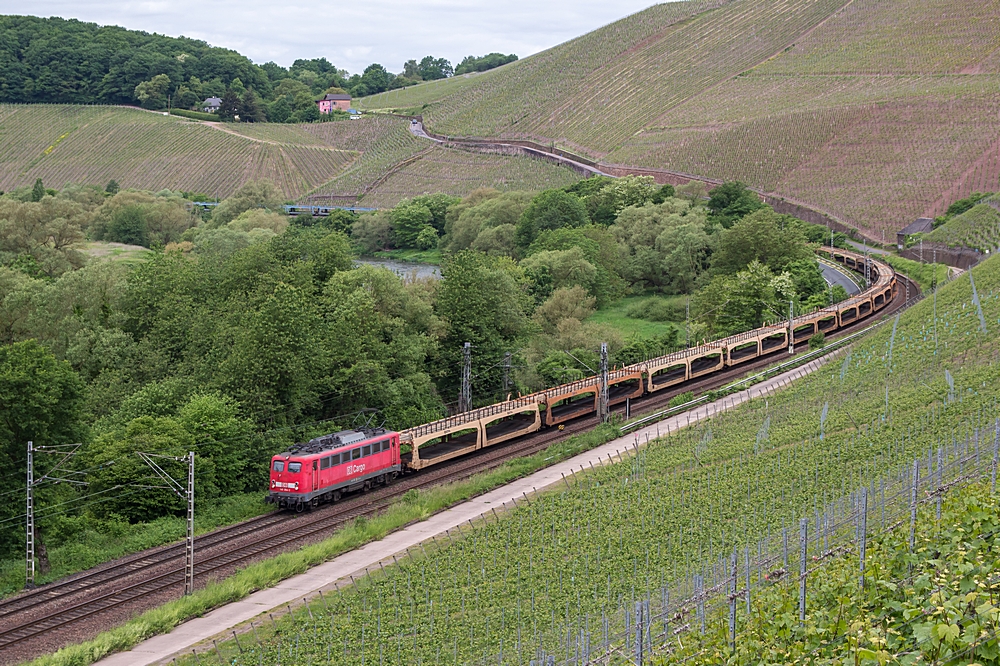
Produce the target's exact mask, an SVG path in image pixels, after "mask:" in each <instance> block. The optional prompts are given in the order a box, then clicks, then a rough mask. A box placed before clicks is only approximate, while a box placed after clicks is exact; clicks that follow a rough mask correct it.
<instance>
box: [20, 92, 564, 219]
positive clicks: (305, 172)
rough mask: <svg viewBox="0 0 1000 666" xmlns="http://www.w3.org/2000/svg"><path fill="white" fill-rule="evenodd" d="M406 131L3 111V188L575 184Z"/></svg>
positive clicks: (373, 200)
mask: <svg viewBox="0 0 1000 666" xmlns="http://www.w3.org/2000/svg"><path fill="white" fill-rule="evenodd" d="M408 127H409V123H408V122H407V121H406V120H404V119H402V118H397V117H393V116H385V115H381V116H378V115H376V116H366V117H364V118H362V119H361V120H354V121H350V122H347V121H345V122H333V123H318V124H311V125H276V124H275V125H272V124H267V123H265V124H258V125H253V124H225V125H217V124H207V123H201V122H191V121H188V120H184V119H179V118H176V117H173V116H163V115H161V114H157V113H150V112H147V111H141V110H139V109H129V108H119V107H100V106H70V105H66V106H55V105H52V106H48V105H47V106H18V105H0V190H10V189H13V188H15V187H21V186H26V185H31V184H32V183H34V182H35V179H36V178H41V179H42V181H43V182H44V183H45V184H46V185H48V186H50V187H62V186H63V185H65V184H66V183H71V182H72V183H91V184H99V185H104V184H105V183H107V182H108V181H109V180H111V179H114V180H116V181H118V183H119V184H120V185H121V186H122V187H135V188H142V189H148V190H160V189H163V188H169V189H172V190H187V191H197V192H205V193H207V194H210V195H217V196H219V197H225V196H227V195H229V194H230V193H232V192H233V191H234V190H236V189H237V188H238V187H239V186H240V185H242V184H243V183H245V182H247V181H249V180H255V179H261V178H266V179H268V180H271V181H273V182H274V183H276V184H277V185H278V186H279V187H280V188H281V190H282V191H283V192H284V193H285V196H287V197H288V198H289V199H300V198H303V197H307V196H309V195H312V194H317V195H320V196H324V197H329V196H333V197H336V198H338V199H339V200H341V201H343V202H346V203H354V202H355V201H358V200H359V199H360V198H364V203H369V204H371V205H375V206H381V205H394V204H395V203H396V202H397V201H398V200H399V199H402V198H405V197H409V196H414V195H417V194H423V193H424V192H428V191H430V192H438V191H441V192H449V193H453V194H457V195H464V194H468V193H469V192H471V191H472V190H474V189H476V188H478V187H484V186H491V187H498V188H501V189H541V188H544V187H550V186H551V187H555V186H561V185H567V184H569V183H572V182H574V181H575V180H577V179H578V178H579V177H578V176H576V175H575V174H573V172H571V171H569V170H568V169H563V168H562V167H557V166H553V165H551V164H548V163H545V162H538V161H535V160H532V159H530V158H527V157H507V156H499V155H471V154H470V153H466V152H463V151H458V150H453V149H448V148H442V147H435V146H433V144H431V143H429V142H427V141H426V140H422V139H418V138H416V137H415V136H413V135H412V134H411V133H410V131H409V128H408ZM421 157H426V158H427V159H420V158H421ZM415 160H418V161H415Z"/></svg>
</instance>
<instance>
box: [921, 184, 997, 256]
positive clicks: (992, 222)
mask: <svg viewBox="0 0 1000 666" xmlns="http://www.w3.org/2000/svg"><path fill="white" fill-rule="evenodd" d="M998 204H1000V197H996V196H993V197H990V198H989V199H987V200H985V201H984V202H981V203H980V204H979V205H977V206H974V207H973V208H971V209H970V210H967V211H966V212H964V213H962V214H961V215H958V216H956V217H954V218H952V219H950V220H948V221H947V222H945V223H944V224H943V225H941V226H940V227H938V228H937V229H935V230H934V231H932V232H931V233H929V234H927V235H925V236H924V239H925V240H928V241H935V242H939V243H945V244H946V245H948V246H950V247H968V248H972V249H973V250H979V251H980V252H991V253H992V252H996V251H997V249H998V248H1000V212H998V211H997V208H996V206H997V205H998Z"/></svg>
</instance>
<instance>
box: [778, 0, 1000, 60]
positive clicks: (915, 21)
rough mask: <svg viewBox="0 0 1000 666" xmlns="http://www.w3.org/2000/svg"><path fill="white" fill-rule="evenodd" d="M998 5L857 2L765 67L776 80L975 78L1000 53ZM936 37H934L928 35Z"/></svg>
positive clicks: (931, 0)
mask: <svg viewBox="0 0 1000 666" xmlns="http://www.w3.org/2000/svg"><path fill="white" fill-rule="evenodd" d="M998 11H1000V3H998V2H996V0H964V1H963V2H949V0H921V1H920V2H914V1H913V0H889V1H888V2H886V1H885V0H856V1H855V2H852V3H850V4H849V5H848V6H846V7H845V8H844V9H842V10H840V11H838V12H837V13H835V14H834V15H833V16H831V17H830V19H829V20H828V21H827V22H826V23H825V24H824V25H823V28H822V29H821V30H817V31H815V32H813V33H812V34H809V35H805V36H804V37H803V38H802V39H799V40H797V41H796V43H795V47H794V48H792V49H790V50H788V51H787V52H785V53H782V54H781V56H780V57H778V58H775V59H774V60H772V61H771V62H769V63H768V64H767V65H765V66H763V67H762V68H761V70H762V71H764V72H771V73H778V74H876V75H881V74H887V73H893V74H916V73H919V74H977V73H980V72H981V71H992V72H994V73H995V72H997V71H998V70H997V69H996V68H995V66H987V68H984V67H982V66H981V61H982V60H983V58H984V57H985V56H989V55H991V54H993V53H994V52H996V51H997V49H1000V13H998ZM929 30H932V31H933V32H932V34H930V35H929V34H928V31H929Z"/></svg>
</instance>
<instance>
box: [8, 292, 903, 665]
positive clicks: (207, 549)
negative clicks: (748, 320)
mask: <svg viewBox="0 0 1000 666" xmlns="http://www.w3.org/2000/svg"><path fill="white" fill-rule="evenodd" d="M900 279H901V280H903V281H906V282H909V285H910V290H912V291H910V292H909V293H913V294H918V293H919V287H917V286H916V284H915V283H913V282H912V281H910V280H908V279H906V278H903V277H902V276H900ZM905 293H907V290H905V289H899V290H898V294H897V297H896V298H895V299H894V300H893V302H892V303H891V305H890V306H889V307H888V308H886V309H885V310H883V311H882V316H888V315H891V314H894V313H896V312H897V311H899V310H900V309H902V308H903V307H904V306H905V301H906V297H905V296H904V294H905ZM870 321H871V320H869V319H864V320H861V321H858V322H856V323H855V324H852V325H850V326H847V327H844V328H842V329H839V330H838V331H837V335H836V336H831V337H832V338H833V339H835V338H836V337H841V336H843V335H847V334H850V333H853V332H855V331H857V330H858V329H861V328H863V327H865V326H867V325H869V323H870ZM806 347H807V343H801V344H800V345H798V346H797V347H796V351H801V350H803V349H804V348H806ZM784 353H786V352H785V351H784V350H782V351H777V352H775V353H772V354H769V355H767V356H764V357H762V358H758V359H756V360H755V361H753V362H748V363H746V364H743V365H740V366H737V367H735V368H731V369H727V370H725V371H721V372H718V373H714V374H712V375H709V376H707V377H704V378H701V379H699V380H695V381H693V382H690V383H688V384H685V385H681V386H678V387H676V388H675V389H673V390H668V391H661V392H658V393H655V394H652V395H647V396H644V397H642V398H637V399H635V400H633V401H632V403H631V411H632V414H633V415H641V414H643V413H645V412H653V411H655V410H657V409H660V408H662V407H664V406H666V405H667V404H668V403H669V402H670V400H671V399H672V398H674V397H675V396H676V395H678V394H680V393H683V392H687V391H693V392H696V393H699V392H701V393H703V392H705V391H709V390H713V389H716V388H719V387H721V386H724V385H725V384H727V383H729V382H730V381H732V380H733V379H736V378H739V377H741V376H743V375H746V374H748V373H749V372H750V371H753V370H759V369H761V368H764V367H766V366H769V365H772V364H773V363H774V362H775V360H776V359H780V358H781V356H782V354H784ZM624 409H625V406H624V405H618V406H617V407H616V408H615V409H614V411H615V412H617V413H622V412H624ZM595 423H596V419H595V417H594V416H587V417H581V418H579V419H576V420H574V421H571V422H569V423H567V424H566V425H565V426H564V428H563V429H562V430H557V429H555V428H552V429H548V430H543V431H540V432H538V433H535V434H534V435H531V436H526V437H523V438H520V439H516V440H512V441H511V442H509V443H506V444H503V445H498V446H495V447H490V448H487V449H483V450H481V451H478V452H476V453H474V454H472V455H469V456H465V457H463V458H458V459H455V460H453V461H449V462H446V463H443V464H441V465H440V466H436V467H432V468H429V469H427V470H424V471H421V472H419V473H414V474H411V475H407V476H405V477H403V478H402V479H400V480H398V481H397V482H395V483H394V484H392V485H389V486H383V487H380V488H377V489H375V490H372V491H370V492H368V493H364V494H357V495H354V496H352V497H350V498H348V499H345V500H343V501H341V502H339V503H337V504H334V505H330V506H326V507H323V508H321V509H318V510H316V511H313V512H309V513H303V514H290V513H287V512H278V511H275V512H271V513H268V514H265V515H262V516H259V517H257V518H253V519H250V520H248V521H244V522H242V523H239V524H236V525H231V526H228V527H224V528H220V529H218V530H215V531H213V532H210V533H208V534H204V535H202V536H199V537H197V538H196V539H195V553H196V556H195V581H196V583H201V584H205V583H206V582H207V581H208V580H210V579H218V578H222V577H225V576H226V575H228V574H230V573H231V572H233V571H234V570H235V569H236V568H237V567H240V566H245V565H247V564H249V563H251V562H254V561H257V560H260V559H263V558H265V557H268V556H271V555H274V554H277V553H280V552H285V551H288V550H291V549H294V548H297V547H300V546H302V545H303V544H305V543H311V542H314V541H318V540H320V539H322V538H323V537H324V536H327V535H329V534H330V533H331V532H332V531H333V530H336V529H337V528H339V527H342V526H344V525H345V524H347V523H349V522H350V521H352V520H355V519H357V518H359V517H366V518H367V517H371V516H374V515H377V514H379V513H380V512H382V511H384V510H385V509H386V508H387V507H388V506H389V505H391V504H392V503H394V502H395V501H397V500H398V499H399V498H400V497H401V496H402V495H403V494H404V493H406V492H408V491H409V490H412V489H423V488H429V487H432V486H436V485H439V484H442V483H448V482H453V481H460V480H462V479H465V478H468V477H470V476H472V475H473V474H476V473H478V472H482V471H486V470H490V469H494V468H496V467H499V466H500V465H502V464H503V463H504V462H506V461H507V460H510V459H512V458H516V457H523V456H528V455H532V454H534V453H537V452H539V451H541V450H543V449H545V448H547V447H548V446H550V445H552V444H554V443H556V442H559V441H562V440H565V439H568V438H569V437H572V436H573V435H575V434H578V433H581V432H584V431H587V430H589V429H591V428H592V427H593V426H594V425H595ZM244 542H245V543H244ZM183 588H184V544H183V543H176V544H171V545H166V546H161V547H158V548H154V549H152V550H148V551H144V552H141V553H136V554H134V555H130V556H127V557H125V558H122V559H119V560H117V561H115V562H110V563H107V564H104V565H101V566H98V567H96V568H94V569H91V570H88V571H85V572H82V573H79V574H75V575H73V576H70V577H68V578H65V579H63V580H61V581H58V582H54V583H50V584H48V585H44V586H41V587H39V588H36V589H34V590H30V591H27V592H24V593H22V594H20V595H17V596H15V597H11V598H9V599H6V600H4V601H0V661H2V662H4V663H10V662H12V661H20V660H23V659H25V658H30V657H32V656H37V655H38V654H42V653H44V652H48V651H51V649H53V648H52V647H41V648H40V649H37V650H35V651H33V650H31V648H30V646H29V645H28V641H30V640H32V639H39V638H42V637H51V638H52V639H54V640H56V641H58V640H59V639H58V635H59V633H60V632H61V631H62V630H65V629H67V628H69V627H73V626H76V625H80V624H81V623H83V622H84V621H85V620H88V619H100V616H102V615H104V614H106V613H108V612H109V611H112V610H114V609H121V608H127V609H128V611H129V612H131V613H137V612H142V611H144V610H148V609H149V608H150V607H152V606H155V605H156V604H157V603H159V601H158V600H159V599H162V597H163V596H164V595H167V594H169V595H175V596H180V593H182V592H183ZM103 628H105V627H98V630H99V629H103ZM92 633H97V631H93V632H92ZM72 640H74V641H75V640H79V636H78V635H77V636H74V637H73V639H72ZM37 642H38V641H37V640H34V641H32V643H37ZM44 642H48V641H44ZM63 642H72V641H70V640H66V641H63ZM56 647H58V645H57V644H56ZM31 652H34V654H30V653H31ZM15 653H17V654H16V655H15Z"/></svg>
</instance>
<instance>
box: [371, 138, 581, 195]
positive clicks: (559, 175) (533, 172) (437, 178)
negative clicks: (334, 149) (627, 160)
mask: <svg viewBox="0 0 1000 666" xmlns="http://www.w3.org/2000/svg"><path fill="white" fill-rule="evenodd" d="M422 147H424V148H426V146H425V145H424V146H422ZM579 179H580V176H579V175H578V174H577V173H576V172H574V171H571V170H569V169H567V168H566V167H562V166H558V165H555V164H550V163H548V162H543V161H539V160H534V159H531V158H527V157H517V156H511V155H483V154H476V153H469V152H465V151H461V150H453V149H449V148H442V147H439V146H436V147H432V148H431V149H430V150H427V151H426V152H422V153H421V156H420V158H419V159H417V160H416V161H414V162H413V163H411V164H407V165H405V166H403V167H401V168H400V169H398V170H397V171H394V172H393V173H392V174H391V175H390V176H389V177H388V178H386V179H385V180H384V181H382V182H380V183H379V184H378V186H377V187H375V188H374V189H373V190H372V191H371V192H370V193H368V194H366V195H365V197H364V198H363V199H362V200H361V203H362V204H364V205H366V206H370V207H374V208H386V207H390V206H395V205H396V204H397V203H399V201H400V199H403V198H406V197H410V196H413V195H414V194H423V193H430V192H444V193H446V194H452V195H455V196H463V197H464V196H465V195H467V194H469V193H470V192H472V191H473V190H475V189H478V188H481V187H492V188H494V189H497V190H501V191H505V190H543V189H546V188H550V187H565V186H567V185H571V184H573V183H575V182H576V181H578V180H579Z"/></svg>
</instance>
